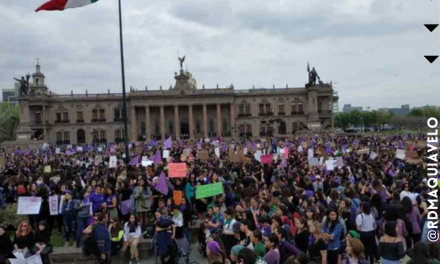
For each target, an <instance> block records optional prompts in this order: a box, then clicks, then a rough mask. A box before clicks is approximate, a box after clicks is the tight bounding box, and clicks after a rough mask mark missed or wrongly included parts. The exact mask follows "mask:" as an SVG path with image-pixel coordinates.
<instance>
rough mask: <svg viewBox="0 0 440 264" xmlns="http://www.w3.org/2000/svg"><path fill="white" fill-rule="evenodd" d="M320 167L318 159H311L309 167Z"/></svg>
mask: <svg viewBox="0 0 440 264" xmlns="http://www.w3.org/2000/svg"><path fill="white" fill-rule="evenodd" d="M318 165H319V161H318V158H311V159H309V166H310V167H312V166H318Z"/></svg>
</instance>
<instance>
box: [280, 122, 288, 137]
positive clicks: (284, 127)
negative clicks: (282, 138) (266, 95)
mask: <svg viewBox="0 0 440 264" xmlns="http://www.w3.org/2000/svg"><path fill="white" fill-rule="evenodd" d="M286 130H287V129H286V123H285V122H284V121H282V122H281V123H280V126H279V128H278V134H280V135H285V134H286Z"/></svg>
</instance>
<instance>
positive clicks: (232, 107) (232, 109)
mask: <svg viewBox="0 0 440 264" xmlns="http://www.w3.org/2000/svg"><path fill="white" fill-rule="evenodd" d="M230 114H231V121H230V122H229V124H230V131H231V137H234V136H235V135H234V131H233V130H232V128H233V127H234V125H235V104H234V103H231V105H230ZM235 134H236V135H238V134H239V131H238V130H237V129H236V131H235Z"/></svg>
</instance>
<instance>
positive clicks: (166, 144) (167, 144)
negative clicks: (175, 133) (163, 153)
mask: <svg viewBox="0 0 440 264" xmlns="http://www.w3.org/2000/svg"><path fill="white" fill-rule="evenodd" d="M172 146H173V141H172V140H171V137H169V138H168V139H167V140H165V142H163V148H164V149H170V148H171V147H172Z"/></svg>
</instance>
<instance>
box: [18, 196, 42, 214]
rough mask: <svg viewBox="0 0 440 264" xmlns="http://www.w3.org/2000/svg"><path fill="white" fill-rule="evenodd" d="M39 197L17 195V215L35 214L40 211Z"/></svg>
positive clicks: (40, 199) (40, 200)
mask: <svg viewBox="0 0 440 264" xmlns="http://www.w3.org/2000/svg"><path fill="white" fill-rule="evenodd" d="M42 201H43V200H42V198H41V197H28V196H21V197H18V207H17V214H18V215H37V214H39V213H40V208H41V202H42Z"/></svg>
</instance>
